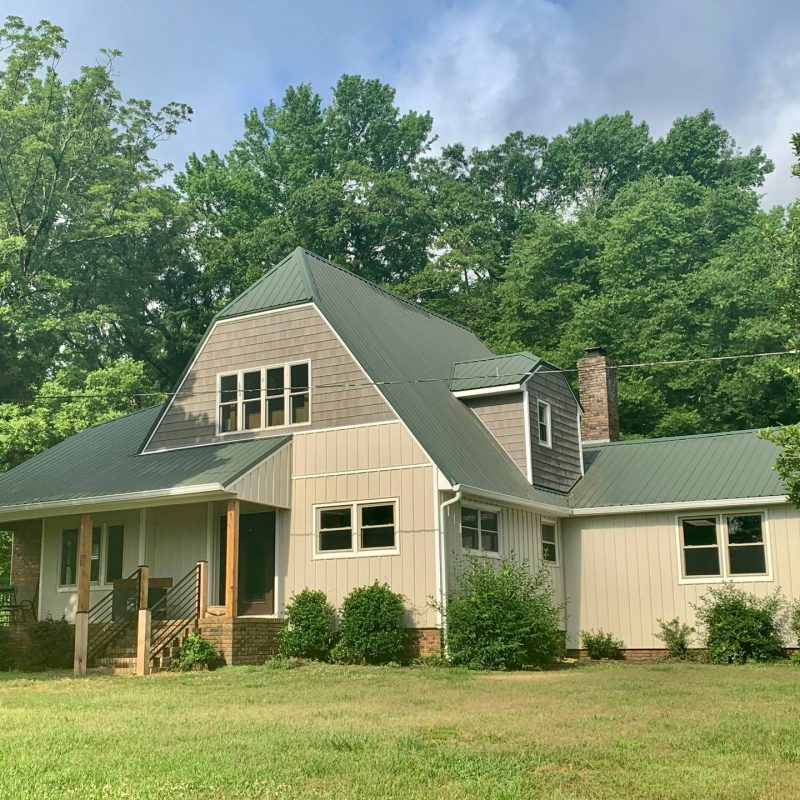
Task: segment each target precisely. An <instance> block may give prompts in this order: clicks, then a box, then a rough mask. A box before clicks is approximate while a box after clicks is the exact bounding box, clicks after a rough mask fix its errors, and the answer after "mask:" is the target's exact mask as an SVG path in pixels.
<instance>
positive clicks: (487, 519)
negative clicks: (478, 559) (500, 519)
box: [461, 506, 500, 553]
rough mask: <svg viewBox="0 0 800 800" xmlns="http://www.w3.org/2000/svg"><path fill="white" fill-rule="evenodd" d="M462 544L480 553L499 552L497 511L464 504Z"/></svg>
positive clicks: (462, 512) (465, 548)
mask: <svg viewBox="0 0 800 800" xmlns="http://www.w3.org/2000/svg"><path fill="white" fill-rule="evenodd" d="M461 546H462V547H463V548H464V550H473V551H475V552H480V553H499V552H500V537H499V532H498V527H497V512H496V511H486V510H485V509H479V508H471V507H470V506H462V507H461Z"/></svg>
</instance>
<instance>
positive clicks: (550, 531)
mask: <svg viewBox="0 0 800 800" xmlns="http://www.w3.org/2000/svg"><path fill="white" fill-rule="evenodd" d="M556 536H557V534H556V526H555V523H553V522H543V523H542V561H544V562H545V563H546V564H557V563H558V542H557V541H556Z"/></svg>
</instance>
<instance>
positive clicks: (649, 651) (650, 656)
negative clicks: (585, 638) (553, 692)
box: [567, 647, 669, 664]
mask: <svg viewBox="0 0 800 800" xmlns="http://www.w3.org/2000/svg"><path fill="white" fill-rule="evenodd" d="M567 655H568V656H569V657H570V658H579V659H582V660H583V659H585V660H586V661H589V660H590V659H589V653H588V651H587V650H567ZM668 655H669V652H668V651H667V650H666V649H665V648H663V647H660V648H656V647H652V648H646V647H642V648H635V649H633V648H632V649H628V650H623V651H622V658H623V660H624V661H628V662H629V663H632V664H657V663H658V662H659V661H663V660H664V659H665V658H667V656H668Z"/></svg>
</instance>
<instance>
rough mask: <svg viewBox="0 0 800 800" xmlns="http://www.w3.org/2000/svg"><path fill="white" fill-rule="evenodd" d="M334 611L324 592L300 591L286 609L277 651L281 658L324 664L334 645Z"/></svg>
mask: <svg viewBox="0 0 800 800" xmlns="http://www.w3.org/2000/svg"><path fill="white" fill-rule="evenodd" d="M334 620H335V612H334V610H333V607H332V606H331V605H330V604H329V603H328V598H327V597H326V595H325V592H320V591H314V590H312V589H303V591H302V592H300V593H299V594H296V595H294V596H293V597H292V600H291V602H290V603H289V605H288V606H286V621H285V622H284V623H283V627H282V628H281V633H280V642H279V645H278V652H279V653H280V655H281V656H283V657H284V658H313V659H316V660H317V661H327V660H328V659H329V658H330V655H331V647H332V646H333V626H334Z"/></svg>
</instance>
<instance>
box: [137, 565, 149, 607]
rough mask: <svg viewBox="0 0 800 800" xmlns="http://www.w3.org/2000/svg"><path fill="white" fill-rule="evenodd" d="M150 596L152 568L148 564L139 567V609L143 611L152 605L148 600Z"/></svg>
mask: <svg viewBox="0 0 800 800" xmlns="http://www.w3.org/2000/svg"><path fill="white" fill-rule="evenodd" d="M149 596H150V567H148V566H147V564H141V565H140V566H139V597H138V603H137V605H138V607H139V610H140V611H141V610H142V609H143V608H148V607H149V605H150V603H149V601H148V598H149Z"/></svg>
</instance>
